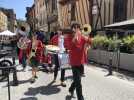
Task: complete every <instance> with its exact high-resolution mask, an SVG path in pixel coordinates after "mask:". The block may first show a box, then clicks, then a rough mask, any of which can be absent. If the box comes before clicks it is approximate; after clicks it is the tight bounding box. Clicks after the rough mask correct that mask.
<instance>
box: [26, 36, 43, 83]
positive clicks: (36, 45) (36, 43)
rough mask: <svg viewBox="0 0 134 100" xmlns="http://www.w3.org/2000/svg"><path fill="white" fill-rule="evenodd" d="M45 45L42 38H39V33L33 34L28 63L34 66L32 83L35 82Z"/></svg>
mask: <svg viewBox="0 0 134 100" xmlns="http://www.w3.org/2000/svg"><path fill="white" fill-rule="evenodd" d="M43 49H44V46H43V44H42V42H41V41H40V40H38V39H37V34H32V40H31V47H29V50H28V51H29V57H28V63H29V64H30V66H31V67H32V78H31V83H34V82H35V79H36V78H38V77H37V75H36V74H37V67H38V65H39V63H41V61H42V57H43Z"/></svg>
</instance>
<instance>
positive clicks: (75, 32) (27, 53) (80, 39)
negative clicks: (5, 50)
mask: <svg viewBox="0 0 134 100" xmlns="http://www.w3.org/2000/svg"><path fill="white" fill-rule="evenodd" d="M70 29H71V31H69V32H64V30H63V29H62V28H60V27H59V28H58V29H57V32H56V33H57V34H54V35H53V36H51V37H50V40H49V42H48V44H49V45H55V46H57V47H59V49H60V50H59V51H58V52H55V53H49V52H48V53H44V52H45V50H46V44H44V42H43V41H42V38H40V35H39V33H38V32H35V33H32V35H31V37H28V36H27V35H26V34H25V28H24V27H22V28H21V30H20V31H18V56H19V63H20V64H22V67H23V70H25V68H26V65H27V64H29V65H30V66H31V68H32V77H31V83H34V82H36V79H37V78H38V76H37V71H38V66H39V65H40V64H41V65H42V66H44V64H45V63H47V65H48V66H46V68H47V67H49V69H51V70H52V66H53V65H54V69H53V73H54V76H53V82H55V81H56V78H57V75H58V71H59V69H60V71H61V75H60V77H61V78H60V80H61V86H63V87H66V83H65V68H61V64H60V63H59V62H60V61H59V60H65V59H59V57H58V55H59V54H64V53H66V54H68V55H69V60H68V61H69V62H68V63H69V64H70V66H71V69H72V76H73V82H72V84H71V86H70V88H69V93H70V95H71V96H73V93H74V90H75V89H76V94H77V98H78V100H84V97H83V94H82V83H81V77H82V75H84V64H85V63H86V62H87V48H88V46H90V44H91V37H90V36H85V35H83V34H82V32H81V28H80V24H79V23H73V24H72V25H71V27H70ZM47 69H48V68H47ZM48 71H50V70H48Z"/></svg>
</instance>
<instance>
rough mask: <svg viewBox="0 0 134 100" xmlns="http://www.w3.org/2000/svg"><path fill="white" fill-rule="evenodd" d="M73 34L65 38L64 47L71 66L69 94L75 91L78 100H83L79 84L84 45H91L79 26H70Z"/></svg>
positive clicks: (83, 58)
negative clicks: (71, 76)
mask: <svg viewBox="0 0 134 100" xmlns="http://www.w3.org/2000/svg"><path fill="white" fill-rule="evenodd" d="M71 29H72V30H73V34H69V35H68V36H66V39H65V42H67V43H66V44H67V45H65V47H66V48H67V49H68V50H69V58H70V65H71V66H72V72H73V82H72V84H71V86H70V88H69V92H70V94H71V95H73V93H74V90H75V89H76V93H77V98H78V100H84V98H83V94H82V84H81V67H82V65H83V64H84V63H85V62H86V60H85V59H86V58H85V57H86V56H85V45H86V44H87V43H88V44H90V43H91V39H90V38H89V37H86V36H83V35H82V34H81V31H80V25H79V24H78V23H74V24H72V26H71Z"/></svg>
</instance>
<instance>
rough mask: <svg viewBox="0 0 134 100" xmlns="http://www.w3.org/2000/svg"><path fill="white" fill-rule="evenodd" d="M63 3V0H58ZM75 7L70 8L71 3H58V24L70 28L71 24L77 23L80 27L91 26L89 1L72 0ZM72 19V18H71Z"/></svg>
mask: <svg viewBox="0 0 134 100" xmlns="http://www.w3.org/2000/svg"><path fill="white" fill-rule="evenodd" d="M59 1H64V0H59ZM74 2H75V7H74V8H72V2H71V1H70V2H67V3H65V4H61V3H60V10H59V12H60V17H61V18H60V19H61V20H60V21H61V22H60V23H61V25H62V26H64V27H68V26H70V24H71V22H72V21H73V20H74V21H77V22H79V23H80V24H81V25H84V24H91V9H90V5H91V0H74ZM73 9H74V11H73ZM72 17H74V18H72Z"/></svg>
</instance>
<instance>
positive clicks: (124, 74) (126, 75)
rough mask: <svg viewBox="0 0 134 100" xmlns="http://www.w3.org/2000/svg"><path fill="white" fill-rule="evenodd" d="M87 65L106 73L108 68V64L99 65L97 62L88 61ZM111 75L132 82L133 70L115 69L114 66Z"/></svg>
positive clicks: (133, 81) (133, 80)
mask: <svg viewBox="0 0 134 100" xmlns="http://www.w3.org/2000/svg"><path fill="white" fill-rule="evenodd" d="M88 65H89V66H90V67H92V68H94V69H96V70H99V71H102V72H105V73H106V74H107V73H108V70H107V69H106V68H108V66H104V65H99V64H95V63H90V64H88ZM113 76H115V77H117V78H119V79H122V80H126V81H129V82H132V83H134V72H131V71H127V70H121V69H119V70H118V71H117V70H116V68H114V69H113Z"/></svg>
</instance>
